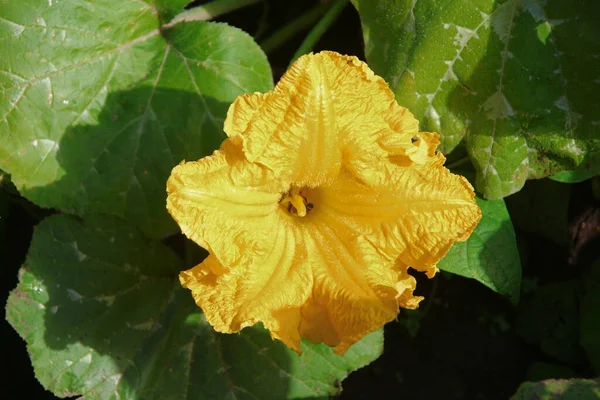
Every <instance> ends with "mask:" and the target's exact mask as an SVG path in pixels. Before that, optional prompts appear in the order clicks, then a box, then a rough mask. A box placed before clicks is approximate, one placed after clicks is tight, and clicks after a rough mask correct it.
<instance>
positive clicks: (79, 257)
mask: <svg viewBox="0 0 600 400" xmlns="http://www.w3.org/2000/svg"><path fill="white" fill-rule="evenodd" d="M71 248H73V250H75V255H76V256H77V260H79V261H83V260H85V259H86V258H87V255H86V254H84V253H82V252H81V251H80V250H79V247H78V246H77V242H75V241H74V242H71Z"/></svg>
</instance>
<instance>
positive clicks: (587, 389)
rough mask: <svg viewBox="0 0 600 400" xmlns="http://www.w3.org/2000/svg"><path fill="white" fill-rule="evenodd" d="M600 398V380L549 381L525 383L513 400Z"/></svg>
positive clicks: (587, 399) (582, 399)
mask: <svg viewBox="0 0 600 400" xmlns="http://www.w3.org/2000/svg"><path fill="white" fill-rule="evenodd" d="M598 398H600V379H548V380H545V381H541V382H525V383H523V384H522V385H521V386H520V387H519V389H518V390H517V393H515V395H514V396H512V397H511V400H595V399H598Z"/></svg>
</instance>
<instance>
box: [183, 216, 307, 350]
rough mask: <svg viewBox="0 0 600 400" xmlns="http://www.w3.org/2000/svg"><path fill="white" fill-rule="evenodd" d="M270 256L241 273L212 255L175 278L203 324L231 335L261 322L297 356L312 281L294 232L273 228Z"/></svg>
mask: <svg viewBox="0 0 600 400" xmlns="http://www.w3.org/2000/svg"><path fill="white" fill-rule="evenodd" d="M271 229H274V230H275V232H274V234H273V240H272V241H271V243H270V245H271V246H270V249H269V251H268V252H266V253H264V254H262V255H261V256H260V257H259V258H256V259H254V260H253V262H252V263H249V264H245V265H240V266H239V268H234V269H227V268H224V267H223V266H222V265H221V263H220V262H219V260H217V258H216V257H215V256H214V255H212V254H211V255H209V257H208V258H207V259H206V260H205V261H204V262H202V264H200V265H198V266H196V267H194V268H192V269H191V270H188V271H184V272H182V273H181V274H180V275H179V279H180V281H181V283H182V285H183V287H186V288H188V289H190V290H191V291H192V295H193V296H194V299H195V301H196V303H197V304H198V305H199V306H200V307H201V308H202V310H203V311H204V315H205V316H206V319H207V321H208V322H209V323H210V324H211V325H212V326H213V327H214V328H215V329H216V330H217V331H219V332H223V333H232V332H238V331H239V330H240V329H242V328H244V327H246V326H250V325H254V324H256V323H258V322H262V323H263V325H264V327H265V328H267V329H268V330H269V331H271V336H272V337H274V338H276V339H279V340H281V341H283V342H284V343H285V344H286V345H287V346H288V347H290V348H292V349H293V350H295V351H296V352H298V353H300V352H301V350H300V332H299V330H298V326H299V324H300V307H301V306H302V305H303V304H304V303H305V302H306V300H307V298H308V297H309V295H310V293H311V288H312V276H311V275H310V269H309V268H308V267H307V266H306V251H305V248H304V246H303V245H302V243H303V240H302V238H300V237H298V234H297V230H295V229H293V228H291V227H290V226H286V225H285V224H279V225H276V226H275V227H273V228H271Z"/></svg>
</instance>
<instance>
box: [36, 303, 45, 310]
mask: <svg viewBox="0 0 600 400" xmlns="http://www.w3.org/2000/svg"><path fill="white" fill-rule="evenodd" d="M38 308H39V309H40V310H43V309H45V308H46V306H45V305H43V304H42V303H39V304H38Z"/></svg>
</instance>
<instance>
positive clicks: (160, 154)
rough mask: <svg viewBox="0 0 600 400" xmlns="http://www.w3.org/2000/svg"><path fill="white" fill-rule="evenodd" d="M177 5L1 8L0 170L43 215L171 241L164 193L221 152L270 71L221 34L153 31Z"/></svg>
mask: <svg viewBox="0 0 600 400" xmlns="http://www.w3.org/2000/svg"><path fill="white" fill-rule="evenodd" d="M182 4H183V3H182V2H181V1H179V0H178V1H177V2H168V1H164V0H163V1H160V2H159V3H158V5H157V7H158V8H159V9H160V12H159V10H158V9H157V8H155V5H154V3H153V2H150V1H141V0H132V1H125V2H123V1H119V0H98V1H93V2H90V1H84V0H60V1H56V0H24V1H21V0H19V1H17V0H9V1H8V2H5V4H3V5H0V51H1V53H2V54H3V57H2V58H1V59H0V91H1V92H2V96H0V169H4V170H6V171H7V172H9V173H11V174H12V179H13V182H14V183H15V184H16V186H17V187H18V189H19V191H20V192H21V193H22V194H23V195H24V196H25V197H27V198H28V199H30V200H31V201H33V202H35V203H37V204H38V205H40V206H43V207H54V208H58V209H61V210H63V211H67V212H72V213H76V214H86V213H106V214H112V215H115V216H119V217H124V218H127V219H131V220H133V221H135V222H136V223H137V224H138V225H139V226H140V227H141V228H142V229H143V230H144V232H145V233H146V234H147V235H149V236H152V237H162V236H164V235H166V234H168V233H170V232H174V231H176V225H175V224H174V222H173V221H172V220H171V218H170V217H169V215H168V214H167V212H166V210H165V199H166V193H165V185H166V183H165V182H166V180H167V177H168V176H169V173H170V171H171V169H172V168H173V167H174V166H175V165H177V164H178V163H179V162H180V161H182V160H183V159H198V158H201V157H203V156H205V155H207V154H210V153H211V152H212V151H213V150H214V149H215V148H217V147H218V145H219V144H220V142H221V141H222V140H223V138H224V137H225V135H224V134H223V131H222V125H223V120H224V117H225V114H226V112H227V108H228V106H229V104H230V103H231V102H232V101H233V99H235V97H237V96H238V95H239V94H242V93H245V92H254V91H267V90H269V89H270V88H271V87H272V85H273V84H272V78H271V71H270V67H269V64H268V62H267V59H266V57H265V55H264V53H263V52H262V50H261V49H260V48H259V47H258V45H257V44H256V43H255V42H254V41H253V39H252V38H251V37H250V36H249V35H247V34H246V33H244V32H242V31H240V30H239V29H237V28H233V27H230V26H228V25H225V24H218V23H207V22H186V23H180V24H177V25H174V26H169V25H161V22H163V19H164V18H167V17H170V16H171V15H173V14H174V11H175V9H176V6H177V5H179V6H181V5H182Z"/></svg>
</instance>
